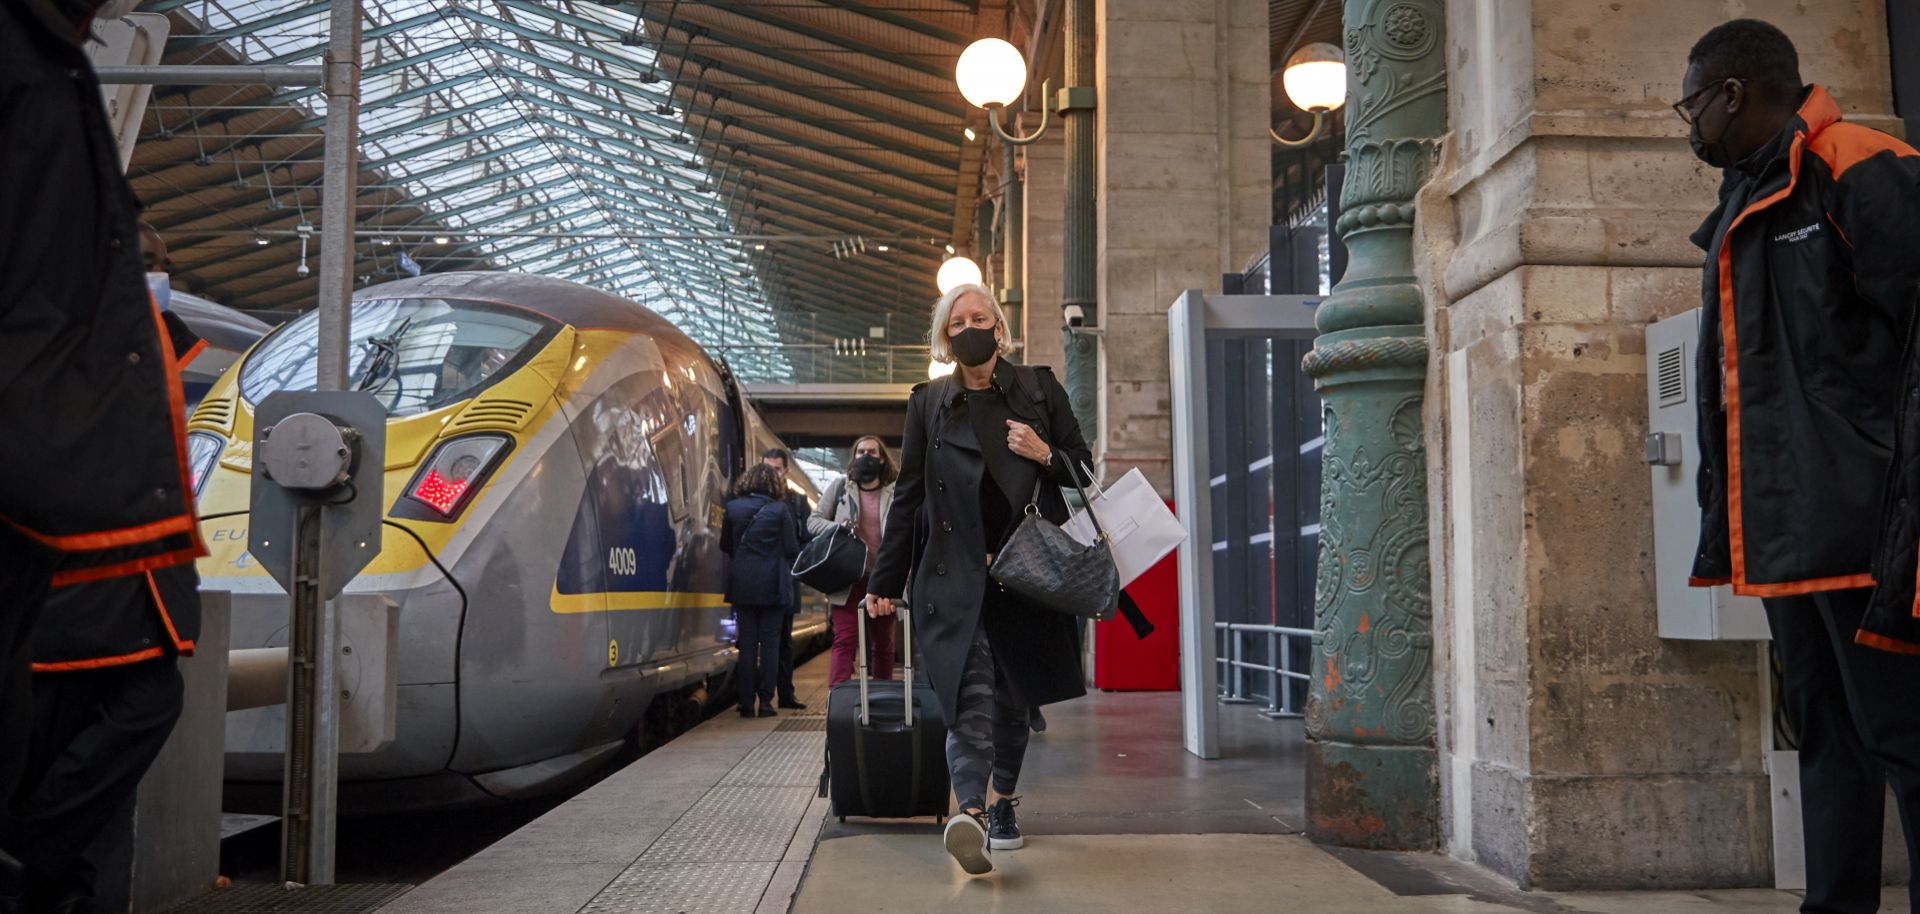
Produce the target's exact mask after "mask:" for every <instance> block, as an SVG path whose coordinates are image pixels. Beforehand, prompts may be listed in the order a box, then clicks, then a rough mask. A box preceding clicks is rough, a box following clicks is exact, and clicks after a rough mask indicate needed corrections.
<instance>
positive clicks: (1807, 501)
mask: <svg viewBox="0 0 1920 914" xmlns="http://www.w3.org/2000/svg"><path fill="white" fill-rule="evenodd" d="M1682 91H1683V93H1684V97H1683V98H1682V99H1681V101H1680V102H1679V103H1678V104H1676V105H1675V106H1674V107H1675V109H1676V110H1677V111H1678V112H1679V114H1680V117H1681V118H1682V119H1683V120H1685V121H1686V122H1687V123H1688V124H1689V125H1690V126H1691V128H1692V135H1691V138H1690V139H1691V143H1692V145H1693V150H1694V153H1695V154H1696V155H1697V156H1698V157H1699V158H1700V159H1701V160H1703V161H1705V162H1706V163H1707V164H1709V165H1712V166H1714V167H1716V168H1719V169H1722V170H1723V175H1724V177H1723V180H1722V183H1721V187H1720V206H1719V208H1718V209H1716V210H1715V211H1714V213H1713V214H1712V215H1711V216H1709V217H1708V218H1707V220H1706V222H1704V223H1703V224H1702V225H1701V226H1700V229H1699V231H1698V232H1696V233H1695V234H1694V241H1695V243H1697V244H1699V245H1700V247H1701V248H1702V249H1703V250H1705V251H1706V252H1707V256H1706V261H1705V264H1704V268H1705V277H1704V283H1703V286H1702V297H1703V309H1702V321H1701V327H1702V329H1701V335H1700V354H1699V359H1700V360H1699V366H1698V367H1699V388H1698V389H1699V390H1700V406H1699V410H1700V412H1699V420H1700V437H1699V440H1700V442H1701V458H1702V459H1701V463H1700V466H1701V471H1700V472H1701V475H1700V496H1701V504H1702V507H1703V509H1704V510H1703V513H1702V526H1701V537H1700V548H1699V551H1698V554H1697V557H1696V560H1695V563H1694V569H1693V577H1694V583H1695V584H1697V585H1701V586H1711V585H1719V584H1731V585H1732V586H1733V589H1734V592H1736V593H1740V594H1746V595H1751V596H1756V597H1760V598H1762V599H1763V601H1764V602H1765V605H1766V610H1767V621H1768V623H1769V625H1770V627H1771V628H1772V632H1773V644H1774V648H1775V650H1777V651H1778V653H1779V657H1780V662H1781V668H1782V677H1781V697H1782V705H1783V707H1784V709H1785V710H1786V711H1787V713H1788V714H1789V715H1790V716H1791V717H1792V718H1793V721H1794V724H1795V726H1796V728H1797V734H1798V736H1799V742H1800V772H1801V773H1800V785H1801V816H1802V821H1803V822H1804V823H1805V830H1806V856H1807V859H1806V872H1807V894H1806V900H1805V903H1804V905H1803V906H1802V908H1801V910H1802V911H1808V912H1815V911H1818V912H1853V911H1859V912H1868V911H1876V910H1878V909H1879V906H1880V825H1881V821H1882V818H1883V815H1884V810H1883V804H1884V800H1883V798H1884V795H1885V791H1886V788H1885V786H1884V785H1885V784H1886V783H1887V782H1889V781H1891V783H1892V785H1893V789H1894V797H1895V799H1896V801H1897V802H1898V804H1899V811H1900V817H1901V820H1902V821H1903V823H1904V824H1905V826H1906V833H1907V834H1908V835H1909V836H1912V835H1913V834H1914V829H1915V828H1916V827H1920V704H1916V703H1915V702H1914V700H1913V696H1914V695H1915V694H1916V693H1920V657H1914V656H1908V655H1905V654H1902V653H1893V652H1889V651H1888V650H1879V649H1876V648H1893V649H1896V650H1906V649H1910V648H1907V647H1903V646H1901V645H1899V644H1897V643H1895V642H1894V641H1892V640H1890V639H1887V638H1884V637H1881V636H1878V635H1875V634H1874V633H1872V632H1869V631H1863V630H1862V628H1861V625H1862V621H1863V619H1864V617H1865V614H1866V610H1867V605H1868V600H1869V597H1870V595H1871V594H1872V589H1871V588H1873V587H1874V586H1875V584H1876V583H1878V584H1880V585H1881V586H1882V587H1885V586H1889V584H1891V585H1892V586H1895V587H1897V586H1901V584H1902V583H1903V582H1904V584H1905V586H1907V587H1911V586H1912V581H1913V574H1914V572H1913V564H1912V560H1911V557H1909V559H1908V561H1907V564H1906V566H1905V569H1904V571H1901V570H1900V569H1893V568H1887V567H1885V566H1884V565H1882V564H1880V563H1877V562H1876V561H1875V558H1874V555H1875V548H1874V544H1875V540H1876V535H1877V534H1878V532H1879V531H1878V530H1877V529H1876V527H1875V525H1874V524H1872V523H1871V520H1870V519H1871V518H1874V517H1877V516H1879V515H1880V512H1881V506H1882V503H1883V498H1884V480H1885V479H1886V478H1887V470H1888V466H1889V463H1888V459H1889V456H1890V452H1891V451H1892V450H1893V449H1894V446H1895V435H1894V414H1895V410H1896V409H1897V408H1898V405H1899V403H1900V396H1899V395H1900V391H1901V386H1900V385H1899V384H1898V383H1897V379H1898V378H1899V377H1900V376H1901V363H1902V356H1901V344H1902V340H1903V338H1904V337H1905V334H1906V331H1907V328H1908V327H1909V326H1910V325H1911V324H1912V323H1913V308H1914V289H1915V284H1916V283H1917V282H1920V154H1916V153H1915V152H1914V150H1913V149H1912V148H1911V147H1909V146H1907V145H1906V144H1905V143H1902V142H1900V141H1899V140H1896V139H1894V138H1893V137H1890V136H1888V135H1886V134H1884V133H1880V132H1877V131H1874V130H1869V129H1867V128H1865V127H1859V126H1855V125H1853V124H1848V123H1845V122H1843V121H1841V119H1840V108H1839V106H1838V105H1837V104H1835V103H1834V100H1833V98H1832V97H1831V96H1829V95H1828V94H1827V92H1826V90H1825V89H1823V88H1821V87H1819V86H1807V85H1803V84H1802V83H1801V82H1800V69H1799V59H1798V55H1797V54H1796V52H1795V51H1794V47H1793V43H1792V42H1791V41H1789V40H1788V39H1787V36H1786V35H1785V34H1783V33H1781V31H1780V30H1779V29H1777V28H1775V27H1773V26H1771V25H1768V24H1767V23H1764V22H1759V21H1756V20H1751V19H1743V20H1736V21H1733V22H1729V23H1726V24H1725V25H1722V26H1719V27H1718V28H1715V29H1713V30H1712V31H1709V32H1708V33H1707V34H1706V35H1705V36H1704V37H1702V38H1701V39H1700V41H1699V42H1698V43H1697V44H1695V45H1694V47H1693V50H1692V52H1691V53H1690V54H1689V55H1688V57H1687V70H1686V76H1685V79H1684V84H1683V88H1682ZM1903 574H1904V578H1902V575H1903ZM1908 844H1909V846H1908V849H1907V850H1908V860H1909V861H1910V862H1911V864H1912V866H1913V867H1914V872H1917V873H1920V856H1916V854H1915V853H1914V852H1915V848H1914V846H1913V842H1912V841H1909V842H1908ZM1914 887H1915V891H1916V893H1915V894H1914V895H1913V896H1912V899H1913V901H1914V903H1915V909H1916V910H1920V880H1915V881H1914Z"/></svg>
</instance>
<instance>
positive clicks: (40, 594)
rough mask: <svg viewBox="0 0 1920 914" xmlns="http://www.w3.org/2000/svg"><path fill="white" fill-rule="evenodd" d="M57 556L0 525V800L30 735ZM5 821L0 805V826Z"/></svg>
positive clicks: (21, 764) (22, 765) (22, 763)
mask: <svg viewBox="0 0 1920 914" xmlns="http://www.w3.org/2000/svg"><path fill="white" fill-rule="evenodd" d="M58 559H59V556H58V554H57V553H55V552H53V551H51V550H48V549H43V548H41V547H40V545H39V544H37V543H35V542H33V541H32V540H29V539H27V538H26V537H23V536H21V535H19V534H18V533H15V532H14V531H13V529H12V528H11V527H8V526H6V525H4V524H0V801H4V800H5V798H7V797H10V796H13V794H14V791H15V788H16V786H17V785H18V783H19V780H20V775H21V773H22V772H23V771H25V770H26V766H27V743H28V735H29V734H30V733H32V731H33V675H32V662H33V654H32V650H33V639H32V638H31V637H30V635H31V633H32V631H33V625H34V622H35V621H37V620H38V619H39V618H40V607H42V606H44V605H45V604H46V602H47V591H48V589H49V587H50V585H51V582H52V580H53V572H54V566H55V565H56V564H57V562H58ZM5 821H6V809H5V806H4V803H0V826H3V825H4V823H5Z"/></svg>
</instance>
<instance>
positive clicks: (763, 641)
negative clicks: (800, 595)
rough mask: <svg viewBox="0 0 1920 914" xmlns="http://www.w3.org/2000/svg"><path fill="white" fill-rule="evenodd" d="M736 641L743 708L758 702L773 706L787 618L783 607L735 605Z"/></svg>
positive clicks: (736, 680)
mask: <svg viewBox="0 0 1920 914" xmlns="http://www.w3.org/2000/svg"><path fill="white" fill-rule="evenodd" d="M733 618H734V631H735V637H734V641H735V643H736V644H737V645H738V646H739V648H740V665H739V666H738V667H737V668H736V669H735V670H734V672H733V679H734V683H735V685H736V686H737V687H738V689H739V693H740V709H741V710H742V711H746V710H751V709H752V708H753V707H754V706H755V704H756V702H757V703H758V704H759V705H760V706H762V707H768V708H771V707H773V686H774V680H775V679H778V678H779V676H780V626H781V624H782V622H783V621H784V620H786V619H787V618H788V616H787V611H786V608H785V607H782V606H738V605H736V606H734V608H733Z"/></svg>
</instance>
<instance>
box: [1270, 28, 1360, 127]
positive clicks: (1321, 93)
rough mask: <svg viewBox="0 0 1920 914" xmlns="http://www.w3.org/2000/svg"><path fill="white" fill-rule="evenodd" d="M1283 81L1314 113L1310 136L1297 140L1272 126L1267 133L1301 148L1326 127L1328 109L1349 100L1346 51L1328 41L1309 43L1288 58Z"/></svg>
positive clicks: (1289, 97)
mask: <svg viewBox="0 0 1920 914" xmlns="http://www.w3.org/2000/svg"><path fill="white" fill-rule="evenodd" d="M1280 85H1281V86H1282V87H1283V88H1285V89H1286V91H1287V100H1288V101H1291V102H1293V104H1294V106H1295V107H1297V108H1299V109H1300V110H1302V111H1309V112H1312V113H1313V126H1312V127H1311V128H1309V129H1308V130H1307V135H1306V136H1303V137H1301V138H1299V139H1297V140H1289V139H1287V138H1285V137H1283V136H1281V135H1280V134H1279V132H1278V131H1275V130H1274V129H1273V128H1272V127H1268V128H1267V135H1268V136H1271V137H1273V141H1274V143H1276V144H1278V145H1280V146H1284V147H1286V148H1288V149H1297V148H1299V147H1301V146H1305V145H1307V144H1308V143H1311V142H1313V141H1314V140H1317V139H1319V138H1320V134H1321V132H1322V131H1323V130H1325V129H1326V122H1327V114H1328V112H1331V111H1333V110H1335V109H1337V108H1339V107H1340V106H1341V105H1344V104H1346V102H1347V59H1346V55H1345V54H1343V53H1341V51H1340V49H1339V48H1337V47H1335V46H1333V45H1330V44H1327V43H1326V42H1324V41H1317V42H1314V43H1313V44H1310V45H1307V46H1306V47H1304V48H1301V49H1300V50H1298V51H1295V52H1293V56H1292V57H1289V58H1287V68H1286V69H1285V70H1283V71H1281V73H1280Z"/></svg>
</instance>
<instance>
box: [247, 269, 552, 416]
mask: <svg viewBox="0 0 1920 914" xmlns="http://www.w3.org/2000/svg"><path fill="white" fill-rule="evenodd" d="M555 326H556V325H555V324H554V323H553V322H552V321H549V320H546V319H543V318H541V317H538V316H536V315H532V314H528V313H526V312H522V311H516V310H512V309H508V308H500V307H495V306H492V305H485V304H480V303H478V302H468V301H458V300H453V299H443V298H399V299H380V300H375V301H356V302H354V303H353V331H352V334H351V338H352V345H351V346H350V347H349V348H348V350H347V389H348V390H364V391H367V392H368V393H371V394H373V395H374V396H375V397H377V398H379V400H380V402H381V404H382V405H384V406H386V408H387V414H388V415H390V416H396V417H398V416H411V415H415V414H417V413H423V412H426V411H427V410H430V409H438V408H440V407H442V406H446V405H448V404H450V403H454V402H457V401H459V400H463V399H466V398H467V397H471V396H473V395H474V394H475V393H477V392H479V391H480V390H481V389H482V388H484V387H486V386H487V385H489V384H491V383H493V382H494V381H495V380H497V379H499V378H502V377H505V376H507V375H508V374H511V373H512V370H513V369H516V368H518V367H519V365H520V363H521V362H524V361H525V360H526V359H527V358H529V357H531V356H532V354H533V353H535V352H537V351H539V347H540V346H543V345H545V344H546V342H547V340H549V339H550V338H551V337H552V335H553V330H554V329H555ZM319 338H320V316H319V314H318V312H308V313H306V314H304V315H301V316H300V317H299V318H297V319H295V320H294V321H293V322H291V323H289V324H288V325H287V326H286V327H285V328H283V329H282V330H281V331H280V332H278V333H275V334H274V335H273V336H272V337H271V338H270V339H268V340H267V341H266V343H265V344H263V345H262V346H261V347H260V348H259V350H257V351H256V352H254V353H253V355H252V356H249V357H248V358H247V364H246V367H244V368H243V369H241V372H240V392H241V393H242V394H243V395H245V396H246V398H247V402H249V403H259V402H260V401H261V400H263V399H265V398H266V396H267V395H268V394H271V393H273V392H274V391H278V390H296V391H301V390H313V389H314V388H315V380H314V378H315V374H316V369H317V366H318V364H319Z"/></svg>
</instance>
